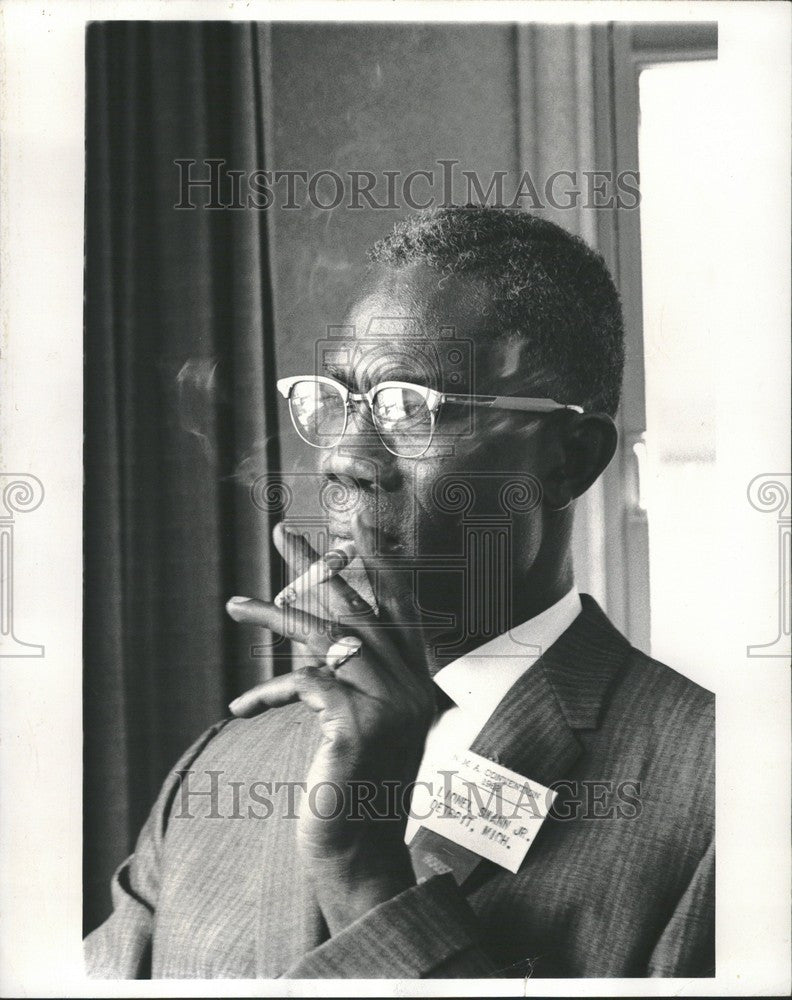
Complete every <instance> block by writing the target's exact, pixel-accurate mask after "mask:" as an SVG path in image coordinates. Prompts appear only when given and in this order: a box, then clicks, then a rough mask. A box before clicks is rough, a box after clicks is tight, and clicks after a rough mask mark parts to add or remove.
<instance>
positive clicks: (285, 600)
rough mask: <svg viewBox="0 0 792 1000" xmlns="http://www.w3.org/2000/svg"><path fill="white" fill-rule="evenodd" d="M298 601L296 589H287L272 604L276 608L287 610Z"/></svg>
mask: <svg viewBox="0 0 792 1000" xmlns="http://www.w3.org/2000/svg"><path fill="white" fill-rule="evenodd" d="M296 600H297V591H296V590H295V589H294V587H287V588H286V589H285V590H282V591H281V592H280V593H279V594H278V595H277V596H276V597H275V600H274V601H273V602H272V603H273V604H274V605H275V607H276V608H285V607H287V606H288V605H290V604H294V602H295V601H296Z"/></svg>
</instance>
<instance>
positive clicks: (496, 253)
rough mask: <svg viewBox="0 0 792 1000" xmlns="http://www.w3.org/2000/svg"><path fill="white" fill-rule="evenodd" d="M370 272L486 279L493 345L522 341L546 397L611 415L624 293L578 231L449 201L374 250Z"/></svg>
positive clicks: (407, 222)
mask: <svg viewBox="0 0 792 1000" xmlns="http://www.w3.org/2000/svg"><path fill="white" fill-rule="evenodd" d="M369 261H370V267H371V270H372V271H376V270H377V269H379V268H381V267H386V268H392V269H399V268H402V267H407V266H409V265H411V264H417V263H422V264H425V265H427V266H429V267H432V268H434V269H436V270H437V271H439V272H441V273H443V274H455V275H470V276H472V277H475V278H478V279H481V281H482V282H483V283H484V286H485V287H486V288H487V290H488V291H489V293H490V295H491V297H492V299H493V302H494V311H495V315H494V321H495V322H494V325H495V327H496V329H497V333H496V334H495V339H496V341H499V340H501V338H503V339H504V340H514V338H515V337H516V338H518V339H519V341H521V342H522V343H523V344H524V346H525V350H523V351H522V352H521V357H522V358H525V359H526V362H525V363H527V365H529V366H530V368H531V372H527V371H526V378H527V379H529V380H530V378H531V374H532V373H541V375H540V379H541V382H542V383H543V386H542V387H543V388H544V389H545V390H546V392H547V394H548V395H551V396H553V398H555V399H557V400H558V401H559V402H565V403H577V404H579V405H581V406H583V407H584V408H585V409H586V410H599V411H604V412H606V413H610V414H611V415H614V414H615V413H616V410H617V408H618V405H619V398H620V394H621V381H622V373H623V369H624V325H623V320H622V310H621V303H620V301H619V294H618V292H617V291H616V287H615V285H614V283H613V280H612V278H611V276H610V274H609V273H608V269H607V267H606V265H605V262H604V261H603V259H602V257H601V256H600V255H599V254H598V253H595V251H594V250H592V249H591V248H590V247H589V246H588V245H587V244H586V243H584V242H583V240H581V239H580V238H579V237H577V236H574V235H572V233H569V232H567V231H566V230H565V229H562V228H561V227H560V226H557V225H555V224H554V223H552V222H549V221H547V220H546V219H542V218H540V217H538V216H536V215H532V214H530V213H528V212H525V211H521V210H517V209H506V208H494V207H493V208H490V207H466V208H463V207H446V208H439V209H432V210H429V211H426V212H421V213H417V214H415V215H411V216H409V217H407V218H405V219H403V220H401V221H400V222H398V223H397V224H396V226H395V227H394V229H393V232H391V233H390V234H389V235H388V236H386V237H385V238H384V239H382V240H380V241H379V242H377V243H375V244H374V246H373V247H372V248H371V250H370V251H369Z"/></svg>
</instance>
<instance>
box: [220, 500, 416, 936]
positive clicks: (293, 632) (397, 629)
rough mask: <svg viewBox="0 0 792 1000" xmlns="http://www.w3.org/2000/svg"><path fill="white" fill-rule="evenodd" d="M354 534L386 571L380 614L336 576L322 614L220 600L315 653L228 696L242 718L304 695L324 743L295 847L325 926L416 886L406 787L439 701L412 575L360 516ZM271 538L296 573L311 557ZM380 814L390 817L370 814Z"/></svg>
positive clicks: (325, 587) (286, 539)
mask: <svg viewBox="0 0 792 1000" xmlns="http://www.w3.org/2000/svg"><path fill="white" fill-rule="evenodd" d="M353 531H354V538H355V544H356V546H357V551H358V554H359V556H360V557H361V558H362V560H363V562H364V565H365V566H366V570H367V572H368V573H369V577H370V579H373V576H372V571H373V570H374V568H375V567H376V569H377V570H378V571H379V579H380V581H383V580H385V579H387V585H386V589H385V590H384V592H381V593H380V594H378V602H379V612H378V614H377V615H376V616H375V615H374V613H373V611H372V609H371V608H370V607H368V606H367V605H366V603H365V601H363V600H362V598H361V597H360V596H359V595H358V594H357V593H356V592H355V591H354V590H352V588H351V587H349V585H348V584H347V583H345V581H344V580H342V579H341V578H340V577H338V576H336V577H334V578H333V579H331V580H329V581H328V582H327V583H324V584H322V585H321V590H322V600H323V610H324V612H325V614H326V615H327V617H319V616H318V615H314V614H311V613H309V612H308V611H305V610H298V609H295V608H283V609H281V608H276V607H275V606H274V605H273V604H270V603H268V602H265V601H257V600H242V601H240V600H238V599H237V600H236V601H229V603H228V605H227V609H228V613H229V614H230V615H231V617H232V618H234V619H235V620H236V621H243V622H252V623H255V624H258V625H261V626H263V627H264V628H269V629H271V630H272V631H274V632H278V633H279V634H281V635H284V636H288V637H289V638H291V639H292V640H294V641H295V642H298V643H302V644H303V645H304V646H305V647H306V648H307V650H308V651H309V653H310V655H311V658H312V659H313V660H314V665H311V666H307V667H302V668H300V669H298V670H296V671H294V672H293V673H291V674H287V675H285V676H281V677H275V678H272V679H271V680H269V681H266V682H265V683H264V684H260V685H258V686H257V687H255V688H252V689H251V690H250V691H248V692H246V693H245V694H243V695H242V696H241V697H239V698H237V699H236V700H235V701H234V702H232V704H231V711H232V712H233V713H234V714H235V715H238V716H242V717H250V716H252V715H256V714H258V713H259V712H262V711H264V710H266V709H268V708H272V707H275V706H278V705H285V704H288V703H290V702H294V701H302V702H303V703H304V704H305V705H307V707H308V708H310V709H311V710H312V711H314V712H316V713H317V717H318V721H319V725H320V727H321V731H322V743H321V745H320V747H319V750H318V751H317V754H316V757H315V758H314V760H313V762H312V764H311V767H310V770H309V772H308V776H307V783H308V789H309V792H310V790H311V789H314V792H313V796H315V798H313V796H312V804H313V808H312V809H311V808H309V807H308V802H307V801H306V800H305V799H304V800H303V803H302V807H301V814H300V819H299V826H298V844H299V849H300V852H301V855H302V861H303V863H304V864H305V866H306V868H307V870H308V872H309V875H310V877H312V879H313V881H314V884H315V891H316V895H317V899H318V901H319V904H320V906H321V908H322V910H323V913H324V916H325V919H326V920H327V923H328V927H329V928H330V931H331V933H337V932H338V931H339V930H341V929H342V928H343V927H345V926H346V925H347V924H349V923H351V922H352V921H353V920H355V919H357V918H358V917H359V916H362V915H363V914H364V913H366V912H368V910H370V909H371V908H372V907H373V906H376V905H377V904H378V903H380V902H383V901H384V900H386V899H390V898H391V897H392V896H394V895H396V894H398V893H399V892H401V891H402V890H403V889H406V888H407V887H408V886H410V885H412V884H413V883H414V876H413V872H412V866H411V864H410V858H409V852H408V851H407V848H406V847H405V845H404V841H403V837H404V824H405V822H406V819H407V809H408V808H409V797H408V796H406V795H405V791H406V789H407V787H408V786H409V784H410V783H411V782H412V781H414V780H415V776H416V774H417V771H418V765H419V764H420V761H421V756H422V753H423V746H424V741H425V739H426V734H427V732H428V729H429V726H430V724H431V721H432V718H433V715H434V709H435V690H434V685H433V684H432V682H431V679H430V676H429V672H428V669H427V665H426V653H425V647H424V637H423V631H422V629H421V624H420V620H419V619H418V615H417V613H416V610H415V607H414V603H413V597H412V585H411V583H412V581H411V577H412V573H411V572H410V571H407V573H406V574H404V571H402V572H401V573H400V572H399V571H398V569H397V568H395V567H394V566H393V564H392V560H389V559H388V557H387V555H384V556H383V554H382V553H378V552H377V548H376V531H375V529H374V528H373V527H371V526H370V525H367V524H366V523H364V521H363V520H362V518H361V517H360V516H358V517H357V518H356V519H355V522H354V529H353ZM276 543H277V544H278V547H279V548H280V550H281V552H282V554H284V556H285V557H286V558H287V561H288V562H289V564H290V567H291V569H292V570H293V571H294V572H295V574H297V573H301V572H302V571H303V570H304V569H305V568H306V566H307V565H309V564H310V563H311V562H313V561H314V560H315V559H316V558H318V556H317V554H316V553H315V552H313V551H312V550H311V549H310V546H308V544H307V542H305V540H304V539H301V538H299V536H286V535H285V534H284V533H282V532H281V533H276ZM389 563H390V566H389ZM405 576H406V579H405ZM400 578H401V579H400ZM351 623H354V624H351ZM341 635H354V636H357V637H358V638H359V639H360V640H361V641H362V643H363V645H362V647H361V649H360V651H359V652H358V653H356V654H355V655H354V656H352V657H351V659H349V660H347V661H346V662H344V663H343V664H341V666H339V667H338V668H337V670H336V671H333V670H331V669H330V668H328V667H327V666H324V665H320V664H324V659H325V656H326V654H327V651H328V649H329V648H330V646H331V645H332V644H333V642H334V641H336V640H337V639H338V638H339V637H340V636H341ZM362 782H365V783H367V785H368V788H369V789H371V790H376V791H375V792H374V795H373V797H372V799H371V803H370V807H369V809H370V812H369V814H367V810H366V808H360V805H359V803H360V800H361V799H365V797H366V795H367V790H364V791H363V793H362V794H361V789H360V784H358V789H357V791H353V785H354V784H355V783H362ZM388 786H390V789H391V792H390V796H388V795H387V790H388ZM394 789H395V793H396V794H395V795H394ZM356 796H357V806H356ZM394 800H395V801H394ZM394 806H395V811H394ZM388 811H389V812H390V817H391V818H387V819H386V818H381V819H378V818H376V816H372V815H371V814H370V813H372V812H378V813H380V814H387V813H388Z"/></svg>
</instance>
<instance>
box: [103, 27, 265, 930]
mask: <svg viewBox="0 0 792 1000" xmlns="http://www.w3.org/2000/svg"><path fill="white" fill-rule="evenodd" d="M265 32H266V28H265V27H264V26H258V25H252V24H229V23H222V22H218V23H211V22H204V23H200V22H199V23H189V22H183V23H179V24H175V23H174V24H170V23H162V22H160V23H156V24H153V23H149V22H132V23H125V22H114V23H93V24H91V25H89V27H88V32H87V49H86V53H87V78H86V83H87V103H86V136H87V140H86V203H85V209H86V285H85V291H86V299H85V320H86V322H85V468H84V474H85V495H84V500H85V503H84V511H85V521H84V528H85V532H84V539H85V576H84V597H85V627H84V751H85V759H84V763H85V771H84V775H85V777H84V891H85V926H86V930H90V929H91V928H93V927H94V926H96V925H97V924H98V923H99V922H101V920H102V919H104V917H105V916H106V915H107V914H108V913H109V910H110V896H109V884H108V883H109V879H110V876H111V874H112V871H113V869H114V868H115V867H116V866H117V865H118V864H119V863H120V862H121V861H122V860H123V858H124V857H125V856H126V855H127V854H128V853H129V852H130V850H131V849H132V847H133V845H134V838H135V836H136V833H137V831H138V830H139V828H140V826H141V824H142V822H143V821H144V819H145V816H146V814H147V812H148V809H149V808H150V806H151V804H152V802H153V800H154V797H155V796H156V793H157V790H158V788H159V786H160V784H161V782H162V780H163V778H164V777H165V775H166V773H167V771H168V769H169V768H170V767H172V766H173V763H174V762H175V761H176V760H177V758H178V757H179V756H180V754H181V753H182V752H183V751H184V749H185V748H186V747H187V746H188V745H189V744H190V743H191V742H192V741H193V740H194V739H196V738H197V736H198V735H199V734H200V733H201V731H202V730H203V729H205V728H206V727H207V726H208V725H210V724H211V723H212V722H214V721H216V720H217V719H218V718H220V717H222V716H224V715H226V714H227V711H226V704H227V701H228V699H229V697H231V696H233V695H234V694H235V693H238V692H240V691H241V690H243V689H244V688H245V687H247V686H249V685H250V684H251V683H254V682H255V681H256V680H257V679H259V678H260V677H261V676H262V675H264V676H266V675H267V672H268V670H269V669H270V663H269V661H268V660H267V658H266V649H264V650H263V651H262V648H261V646H260V645H258V646H254V644H258V643H260V642H261V637H260V636H258V635H256V636H254V635H252V634H245V633H244V632H243V631H241V630H240V629H239V626H236V625H234V623H232V622H230V621H229V620H227V619H226V616H225V612H224V610H223V605H224V602H225V600H226V599H227V598H228V597H229V596H231V595H232V594H237V593H241V594H257V595H263V596H268V595H270V594H271V592H272V587H273V585H274V581H273V578H272V573H273V572H274V569H273V567H274V565H275V560H273V558H272V553H271V548H270V545H271V542H270V527H271V525H270V524H269V517H268V515H267V513H266V512H265V511H262V510H260V509H259V508H258V507H257V506H256V505H255V504H254V503H253V502H252V501H251V490H250V489H249V487H250V482H251V480H252V478H253V477H255V476H256V475H258V474H260V473H263V472H265V471H266V470H267V469H269V470H272V469H275V468H277V465H278V455H277V440H278V439H277V427H276V414H277V411H276V408H275V397H274V378H275V374H274V373H275V368H274V358H273V352H274V339H273V329H272V301H271V286H270V278H269V259H268V249H267V230H266V226H267V219H266V215H265V213H263V212H259V211H255V210H236V211H234V210H228V211H223V210H215V211H211V210H207V209H205V208H197V209H196V210H194V211H190V210H177V209H175V208H174V206H175V205H176V204H177V202H178V201H179V170H178V168H177V166H176V165H175V164H174V160H176V159H178V158H188V159H193V160H196V161H198V165H197V166H196V167H195V168H194V170H195V175H196V176H197V175H199V174H200V175H201V176H205V175H206V173H207V171H206V168H205V167H203V166H202V161H203V160H204V159H206V158H218V159H224V160H226V161H227V166H228V168H229V169H239V170H247V171H252V170H255V169H257V168H263V167H264V165H265V163H264V156H265V150H264V142H263V135H264V124H265V121H264V107H265V104H264V98H265V96H266V92H265V88H264V85H263V82H264V69H265V66H264V59H265V54H266V51H267V48H266V34H265ZM193 200H194V201H195V202H196V204H203V203H205V202H206V200H207V198H206V196H201V195H200V192H198V194H197V195H196V196H195V197H194V199H193ZM223 200H224V201H230V200H231V198H230V195H229V194H228V192H225V193H224V197H223Z"/></svg>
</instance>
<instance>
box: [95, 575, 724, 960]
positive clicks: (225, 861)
mask: <svg viewBox="0 0 792 1000" xmlns="http://www.w3.org/2000/svg"><path fill="white" fill-rule="evenodd" d="M582 603H583V611H582V613H581V614H580V615H579V616H578V618H577V619H576V620H575V622H574V623H573V624H572V625H571V626H570V628H569V629H567V631H566V632H564V633H563V635H562V636H561V637H560V638H559V639H558V640H557V642H556V643H554V645H553V646H551V647H550V648H549V649H548V650H547V651H546V652H545V653H544V655H543V656H542V657H541V658H540V659H539V660H537V661H536V662H535V663H534V665H533V666H532V667H531V669H530V670H528V671H527V672H526V673H525V674H524V675H523V676H522V677H521V678H520V679H519V680H518V681H517V683H516V684H515V685H514V686H513V687H512V688H511V690H510V691H509V692H508V693H507V694H506V696H505V697H504V698H503V700H502V701H501V703H500V704H499V706H498V707H497V709H496V710H495V713H494V714H493V715H492V716H491V718H490V719H489V720H488V722H487V723H486V724H485V726H484V728H483V729H482V731H481V732H480V733H479V735H478V736H477V738H476V739H475V741H474V743H473V744H472V747H471V749H472V750H474V751H476V752H477V753H479V754H481V755H482V756H484V757H487V758H489V759H491V760H495V761H497V762H499V763H500V764H503V765H505V766H506V767H508V768H511V769H512V770H514V771H517V772H519V773H520V774H522V775H525V776H527V777H529V778H531V779H535V780H537V781H539V782H541V783H542V784H544V785H553V784H554V783H559V784H558V785H557V786H556V787H557V788H558V790H559V798H558V800H557V801H556V806H555V810H554V811H555V813H556V814H557V818H554V817H552V816H551V817H549V818H548V819H547V820H545V822H544V824H543V826H542V828H541V830H540V832H539V835H538V836H537V838H536V840H535V841H534V843H533V844H532V845H531V848H530V850H529V851H528V854H527V855H526V858H525V860H524V862H523V864H522V866H521V867H520V869H519V871H518V872H517V874H512V873H510V872H508V871H506V870H505V869H502V868H499V867H497V866H496V865H494V864H493V863H491V862H489V861H486V860H482V861H481V862H480V863H479V864H478V865H477V866H476V867H475V869H474V870H473V871H472V873H470V874H469V875H468V877H467V878H466V879H465V880H464V881H463V882H462V884H461V885H457V881H456V879H455V877H454V874H453V873H446V874H439V875H436V876H434V877H431V878H429V879H428V880H425V881H423V882H421V883H420V884H417V885H415V886H413V887H411V888H409V889H407V890H406V891H404V892H402V893H401V894H399V895H398V896H396V897H394V898H393V899H391V900H388V901H387V902H385V903H383V904H381V905H379V906H377V907H376V908H375V909H373V910H371V911H370V912H369V913H367V914H365V915H364V916H363V917H361V918H360V919H358V920H357V921H355V923H353V924H351V925H350V926H348V927H346V928H345V929H344V930H342V931H341V932H340V933H338V934H337V935H335V936H333V937H330V936H329V934H328V931H327V927H326V926H325V923H324V920H323V918H322V914H321V911H320V910H319V908H318V906H317V904H316V902H315V900H314V898H313V895H312V890H311V886H310V885H309V884H308V883H307V881H306V880H305V878H304V877H303V873H302V871H301V869H300V866H299V863H298V860H297V851H296V839H295V833H296V826H297V823H296V820H295V819H294V815H295V811H294V808H292V809H291V810H290V809H289V803H288V801H286V800H285V799H284V798H283V796H284V795H286V796H288V794H290V793H289V792H288V785H282V786H281V788H280V793H281V794H280V797H279V796H278V794H276V792H277V790H276V783H278V782H282V783H288V782H299V781H304V780H305V776H306V772H307V769H308V766H309V764H310V761H311V759H312V757H313V755H314V752H315V750H316V748H317V746H318V743H319V731H318V726H317V724H316V721H315V718H314V716H313V714H312V713H311V712H310V711H309V710H307V709H306V708H304V707H303V706H302V705H292V706H287V707H285V708H282V709H278V710H274V711H270V712H267V713H265V714H263V715H261V716H258V717H257V718H254V719H251V720H237V719H234V720H224V721H223V722H220V723H218V724H217V725H215V726H213V727H212V728H211V729H210V730H209V731H208V732H207V733H205V734H204V735H203V736H202V737H201V738H200V739H199V740H198V741H197V742H196V743H195V744H194V745H193V746H192V747H191V748H190V749H189V750H188V751H187V753H186V754H185V755H184V756H183V757H182V759H181V760H180V761H179V763H178V764H177V766H176V767H175V768H174V770H173V772H171V774H170V776H169V778H168V780H167V781H166V782H165V784H164V786H163V788H162V791H161V793H160V795H159V797H158V800H157V802H156V803H155V805H154V807H153V809H152V812H151V814H150V816H149V819H148V821H147V823H146V824H145V826H144V828H143V830H142V832H141V834H140V837H139V839H138V842H137V845H136V848H135V852H134V854H133V855H132V856H131V857H130V858H128V859H127V860H126V861H125V862H124V863H123V864H122V865H121V866H120V868H119V869H118V871H117V872H116V874H115V876H114V878H113V884H112V894H113V901H114V911H113V913H112V915H111V916H110V917H109V918H108V920H107V921H106V922H105V923H104V924H103V925H102V926H101V927H99V928H97V929H96V930H95V931H94V932H93V933H92V934H90V935H89V936H88V938H87V939H86V943H85V948H86V961H87V967H88V972H89V974H90V975H92V976H95V977H103V978H148V977H153V978H158V977H181V978H190V977H200V978H221V977H222V978H235V977H238V978H277V977H284V978H306V979H314V978H322V977H338V978H342V977H356V978H397V977H398V978H419V977H460V976H464V977H485V976H495V977H509V976H520V977H522V976H525V975H533V976H534V977H538V978H541V977H571V976H591V977H606V976H620V977H623V976H684V977H691V976H712V975H714V964H715V962H714V839H713V821H714V697H713V696H712V695H711V694H710V693H709V692H708V691H705V690H704V689H703V688H701V687H699V686H698V685H696V684H694V683H693V682H692V681H690V680H688V679H686V678H684V677H683V676H682V675H680V674H678V673H676V672H675V671H673V670H672V669H670V668H669V667H666V666H664V665H663V664H661V663H658V662H656V661H655V660H652V659H650V658H649V657H647V656H645V655H644V654H642V653H640V652H639V651H637V650H636V649H634V648H632V647H631V646H630V644H629V643H628V642H627V640H626V639H625V638H624V637H623V636H622V635H621V634H620V633H619V632H618V631H617V630H616V629H615V628H614V627H613V626H612V625H611V624H610V622H609V621H608V619H607V618H606V617H605V615H604V614H603V613H602V611H601V610H600V608H599V607H598V606H597V604H596V603H595V602H594V600H593V599H592V598H590V597H588V596H587V595H582ZM177 772H181V773H177ZM256 782H259V784H258V785H256ZM262 783H268V784H262ZM268 789H269V790H268ZM200 792H204V793H207V792H209V793H211V794H204V795H201V794H200Z"/></svg>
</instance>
